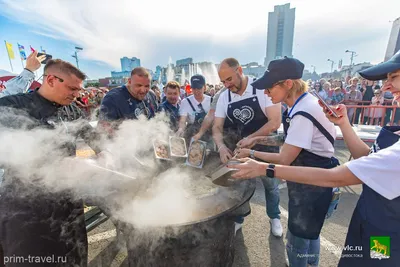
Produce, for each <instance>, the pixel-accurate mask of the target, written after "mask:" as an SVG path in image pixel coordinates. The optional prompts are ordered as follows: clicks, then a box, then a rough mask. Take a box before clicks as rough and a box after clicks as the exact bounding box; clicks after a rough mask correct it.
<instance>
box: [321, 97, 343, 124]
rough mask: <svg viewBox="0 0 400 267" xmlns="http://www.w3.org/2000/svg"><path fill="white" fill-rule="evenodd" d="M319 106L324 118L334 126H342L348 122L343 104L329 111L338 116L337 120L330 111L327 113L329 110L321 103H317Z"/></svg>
mask: <svg viewBox="0 0 400 267" xmlns="http://www.w3.org/2000/svg"><path fill="white" fill-rule="evenodd" d="M318 103H319V105H320V106H321V107H322V108H323V110H324V113H325V115H326V117H327V118H328V119H329V120H330V121H331V122H333V123H334V124H336V125H339V126H340V125H343V124H345V123H348V122H349V118H348V117H347V109H346V106H345V105H343V104H340V105H338V106H336V107H332V106H331V109H332V110H334V111H335V112H336V114H337V115H338V117H339V118H336V117H335V116H334V115H333V114H332V112H331V111H329V109H327V108H326V107H325V106H324V105H323V104H322V103H321V101H318Z"/></svg>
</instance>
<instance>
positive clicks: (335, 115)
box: [310, 90, 339, 118]
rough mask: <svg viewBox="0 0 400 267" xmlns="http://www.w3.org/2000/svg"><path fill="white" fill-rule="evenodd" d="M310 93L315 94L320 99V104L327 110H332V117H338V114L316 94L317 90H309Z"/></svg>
mask: <svg viewBox="0 0 400 267" xmlns="http://www.w3.org/2000/svg"><path fill="white" fill-rule="evenodd" d="M310 93H311V94H312V95H313V96H315V97H316V98H318V100H320V101H321V103H322V105H323V106H324V107H325V108H326V109H327V110H329V111H330V112H332V116H334V117H336V118H339V115H338V114H337V113H336V112H335V111H334V110H333V109H331V107H330V106H329V105H328V104H327V103H326V102H325V101H324V100H323V99H322V97H321V96H320V95H319V94H318V92H317V91H315V90H311V91H310Z"/></svg>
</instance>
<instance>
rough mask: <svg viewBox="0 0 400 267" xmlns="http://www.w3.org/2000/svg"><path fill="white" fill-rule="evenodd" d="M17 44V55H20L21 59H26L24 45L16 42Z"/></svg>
mask: <svg viewBox="0 0 400 267" xmlns="http://www.w3.org/2000/svg"><path fill="white" fill-rule="evenodd" d="M17 45H18V50H19V55H20V56H21V60H26V54H25V47H24V46H23V45H20V44H19V43H17Z"/></svg>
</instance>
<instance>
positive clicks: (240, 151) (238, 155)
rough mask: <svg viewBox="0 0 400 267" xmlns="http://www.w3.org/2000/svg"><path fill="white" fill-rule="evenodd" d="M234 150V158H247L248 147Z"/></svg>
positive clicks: (248, 154)
mask: <svg viewBox="0 0 400 267" xmlns="http://www.w3.org/2000/svg"><path fill="white" fill-rule="evenodd" d="M235 152H236V158H238V159H242V158H248V157H249V156H250V149H248V148H238V149H237V150H235Z"/></svg>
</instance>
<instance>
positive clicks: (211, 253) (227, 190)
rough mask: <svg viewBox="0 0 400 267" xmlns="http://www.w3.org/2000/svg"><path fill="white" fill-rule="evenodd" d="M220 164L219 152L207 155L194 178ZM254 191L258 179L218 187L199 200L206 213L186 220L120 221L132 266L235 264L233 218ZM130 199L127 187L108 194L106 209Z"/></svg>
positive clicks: (130, 194) (203, 174) (202, 175)
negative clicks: (159, 223) (143, 225)
mask: <svg viewBox="0 0 400 267" xmlns="http://www.w3.org/2000/svg"><path fill="white" fill-rule="evenodd" d="M218 165H219V156H218V154H212V155H210V156H209V157H207V158H206V160H205V162H204V169H191V170H192V171H193V177H195V178H196V179H207V178H206V177H205V173H206V172H207V171H208V172H209V171H210V170H214V169H215V168H216V167H217V166H218ZM183 168H185V167H183ZM186 168H188V167H186ZM254 190H255V180H245V181H243V182H241V183H236V184H234V185H232V186H231V187H218V190H215V192H214V191H213V193H212V194H204V195H200V196H198V203H199V205H200V206H201V207H204V209H205V211H204V214H205V216H203V217H200V218H196V219H194V220H191V221H187V222H184V223H179V224H172V225H167V226H163V227H148V228H147V229H135V227H134V226H133V225H131V224H128V223H126V222H123V221H119V222H117V228H118V230H120V231H122V233H123V236H124V237H125V238H126V243H127V249H128V262H129V266H135V267H141V266H143V267H151V266H154V267H164V266H165V267H167V266H168V267H169V266H174V267H187V266H191V267H192V266H193V267H196V266H199V267H208V266H215V267H217V266H218V267H219V266H225V267H229V266H232V263H233V258H234V234H235V227H234V225H235V224H234V219H235V218H236V216H239V215H243V214H244V213H243V211H240V212H238V211H239V210H242V207H244V206H245V207H247V206H248V203H249V200H250V198H251V197H252V196H253V194H254ZM232 196H235V197H232ZM129 198H132V190H130V189H129V187H127V186H126V187H124V188H123V191H121V192H118V193H117V194H113V196H110V197H108V201H107V205H108V207H107V206H105V208H104V210H105V212H107V209H109V208H111V206H110V205H113V206H112V208H113V209H118V205H121V203H124V201H126V200H128V199H129ZM103 204H105V203H103ZM207 209H208V210H207ZM215 210H216V212H213V211H215Z"/></svg>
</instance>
